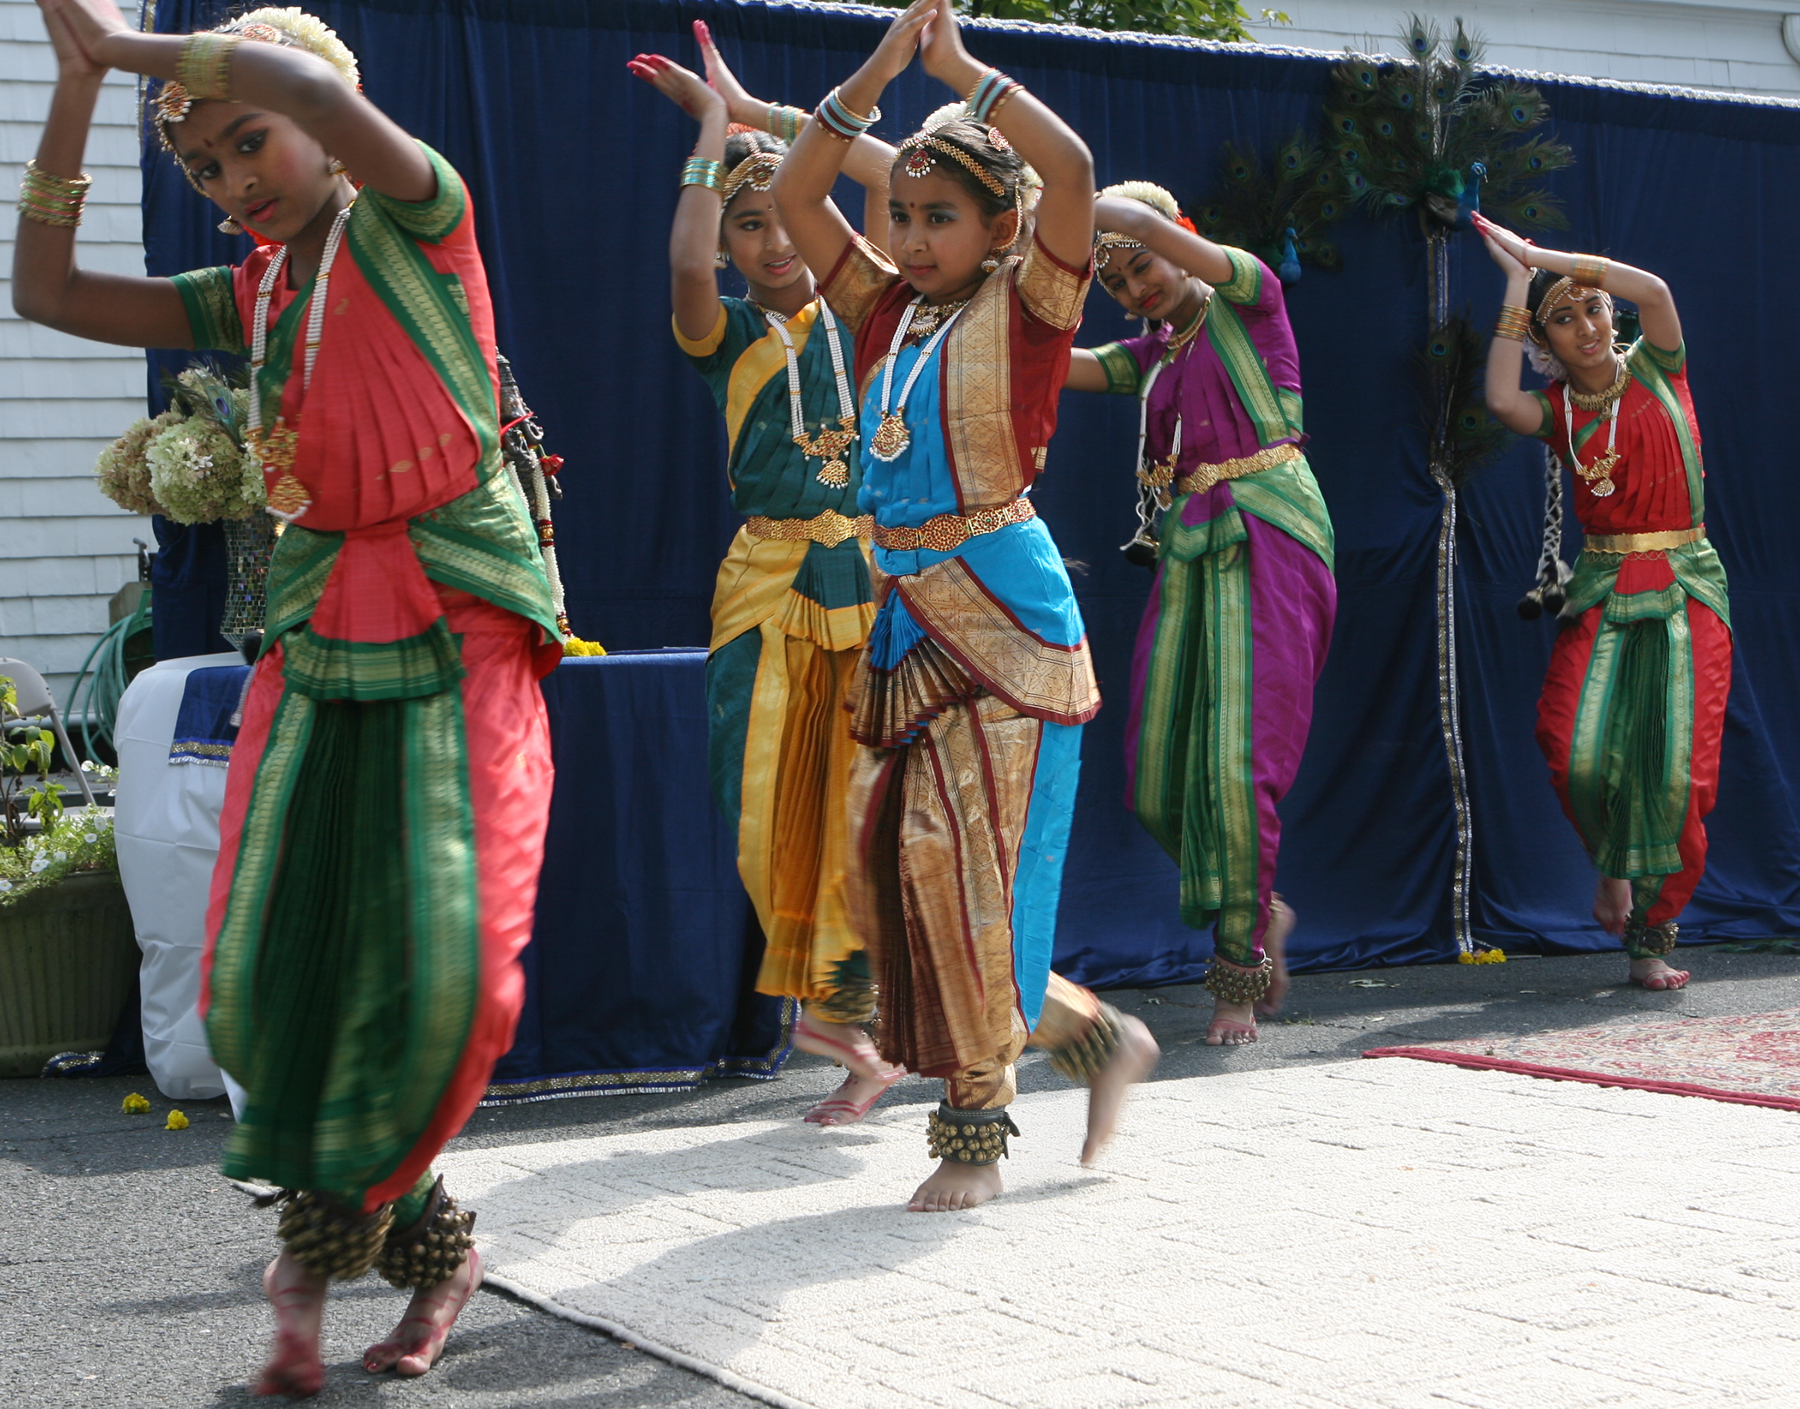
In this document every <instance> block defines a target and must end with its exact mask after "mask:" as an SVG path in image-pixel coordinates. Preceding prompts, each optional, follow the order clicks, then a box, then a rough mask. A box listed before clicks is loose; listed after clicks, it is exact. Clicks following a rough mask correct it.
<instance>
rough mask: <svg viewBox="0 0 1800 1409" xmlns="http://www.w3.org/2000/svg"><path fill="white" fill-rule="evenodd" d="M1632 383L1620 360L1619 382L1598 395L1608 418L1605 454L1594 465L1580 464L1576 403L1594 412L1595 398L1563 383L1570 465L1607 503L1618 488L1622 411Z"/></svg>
mask: <svg viewBox="0 0 1800 1409" xmlns="http://www.w3.org/2000/svg"><path fill="white" fill-rule="evenodd" d="M1630 382H1631V369H1630V368H1629V367H1626V366H1625V365H1624V364H1623V361H1622V360H1621V363H1620V367H1619V379H1618V380H1617V381H1616V382H1614V383H1613V384H1612V385H1611V386H1609V387H1608V388H1607V389H1606V390H1605V391H1603V392H1601V393H1600V394H1599V397H1598V398H1597V399H1598V401H1599V402H1600V403H1601V404H1603V405H1604V406H1605V409H1604V410H1603V411H1601V412H1600V414H1601V415H1602V416H1604V417H1606V421H1607V427H1606V453H1605V454H1604V455H1602V456H1601V457H1600V458H1599V459H1597V460H1595V461H1594V462H1593V464H1591V465H1584V464H1582V463H1581V452H1580V451H1579V450H1577V449H1576V448H1575V400H1576V398H1577V397H1578V396H1579V397H1581V399H1582V400H1583V401H1584V402H1586V403H1588V404H1586V405H1584V406H1583V407H1582V410H1584V411H1587V410H1592V409H1594V402H1595V401H1596V398H1595V397H1592V396H1588V395H1586V394H1584V393H1581V392H1578V391H1576V390H1575V387H1574V385H1573V384H1572V383H1569V382H1564V383H1563V436H1564V438H1565V439H1566V440H1567V441H1568V445H1569V463H1570V464H1571V465H1572V466H1573V467H1574V469H1575V473H1576V474H1578V475H1580V476H1581V477H1582V478H1583V479H1584V480H1586V481H1587V482H1588V486H1589V488H1591V489H1592V490H1593V491H1594V497H1595V498H1597V499H1604V498H1606V496H1607V495H1609V494H1611V493H1612V492H1613V490H1614V489H1616V488H1617V487H1618V486H1617V485H1615V484H1614V483H1613V480H1612V472H1613V467H1614V466H1616V465H1617V464H1618V463H1619V451H1618V448H1617V447H1618V443H1619V408H1620V407H1622V406H1623V405H1624V404H1625V389H1626V387H1627V386H1628V385H1630Z"/></svg>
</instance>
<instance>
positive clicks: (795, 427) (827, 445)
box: [762, 298, 856, 489]
mask: <svg viewBox="0 0 1800 1409" xmlns="http://www.w3.org/2000/svg"><path fill="white" fill-rule="evenodd" d="M762 315H763V317H765V318H767V319H768V320H769V326H770V327H772V328H774V329H775V332H776V334H777V336H779V337H780V339H781V345H782V348H783V349H784V350H785V351H786V353H787V379H788V428H789V431H790V432H791V436H792V439H793V442H794V444H795V445H797V446H799V447H800V453H801V455H803V456H812V457H814V458H817V459H820V460H823V461H824V462H825V463H824V464H823V465H821V466H819V472H818V474H817V475H815V476H814V478H815V479H817V480H818V481H819V483H820V484H823V485H825V486H827V487H828V488H831V489H843V488H846V487H847V486H848V485H849V483H850V466H849V465H848V464H846V463H845V461H844V452H845V451H846V450H848V449H849V448H850V447H851V446H852V445H853V444H855V443H856V402H855V401H854V399H852V396H851V392H850V373H849V371H848V369H847V368H846V367H845V365H844V349H843V346H842V344H841V343H840V342H839V341H838V329H837V319H835V318H833V317H832V316H831V307H830V305H828V304H827V303H826V302H825V300H824V299H823V298H821V299H820V300H819V318H820V320H821V321H822V322H823V323H824V324H825V340H826V344H827V345H828V346H829V347H830V348H831V371H832V375H833V376H834V377H835V378H836V379H837V395H838V428H837V429H836V430H826V429H825V428H824V426H823V425H821V426H820V427H819V433H818V435H817V436H809V435H807V433H806V410H805V408H804V407H803V406H802V405H801V401H800V356H799V353H798V352H797V351H796V350H795V348H794V338H793V335H792V334H791V333H789V332H788V330H787V319H786V318H784V317H782V315H781V314H779V313H772V312H770V311H769V310H768V309H766V308H765V309H763V310H762Z"/></svg>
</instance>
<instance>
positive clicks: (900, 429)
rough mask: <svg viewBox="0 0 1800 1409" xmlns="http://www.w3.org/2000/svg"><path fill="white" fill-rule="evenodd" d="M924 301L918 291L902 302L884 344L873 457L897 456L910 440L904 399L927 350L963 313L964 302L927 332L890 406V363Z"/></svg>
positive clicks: (927, 357)
mask: <svg viewBox="0 0 1800 1409" xmlns="http://www.w3.org/2000/svg"><path fill="white" fill-rule="evenodd" d="M924 302H925V295H924V294H920V295H919V296H918V297H917V298H915V299H914V300H913V301H912V302H911V303H909V304H907V306H906V313H905V315H904V316H903V317H902V318H901V319H900V326H899V327H897V328H895V329H894V340H893V342H891V343H889V344H888V352H887V371H886V372H884V373H883V374H882V378H881V424H880V425H878V426H876V427H875V434H874V435H872V436H870V437H869V453H870V454H871V455H873V456H874V457H875V458H876V459H877V460H898V459H899V458H900V453H901V452H902V451H903V450H905V449H906V447H907V446H908V445H910V444H912V433H911V432H910V431H908V430H907V429H906V400H907V398H908V397H909V396H911V395H912V389H913V384H914V383H915V382H917V381H918V380H919V373H920V372H921V371H923V370H924V368H925V364H926V363H927V362H929V361H931V354H932V353H933V352H935V351H937V345H938V344H939V343H941V342H942V341H943V340H944V335H945V334H946V333H948V332H949V331H950V329H951V327H952V326H953V325H954V324H955V322H956V320H957V319H958V318H960V317H962V315H963V309H964V308H967V307H968V304H967V303H964V304H963V305H962V306H961V307H959V308H958V309H957V310H956V312H954V313H952V314H951V315H950V316H949V317H948V318H946V319H945V320H944V321H943V322H942V323H941V324H939V326H938V330H937V331H936V332H935V333H933V334H932V335H931V340H930V341H929V342H927V343H926V344H925V345H924V346H923V347H922V348H920V349H919V360H918V361H917V362H915V363H913V366H912V371H911V372H910V373H908V374H907V378H906V385H905V386H903V387H901V388H900V404H899V405H897V406H894V408H893V410H891V411H890V410H889V409H888V407H889V406H890V405H891V404H892V400H893V394H894V364H895V363H896V362H898V361H899V360H900V344H901V343H903V342H905V341H906V334H907V330H908V329H909V328H911V327H912V321H913V315H914V314H915V313H917V312H918V311H919V308H920V306H921V305H922V304H923V303H924Z"/></svg>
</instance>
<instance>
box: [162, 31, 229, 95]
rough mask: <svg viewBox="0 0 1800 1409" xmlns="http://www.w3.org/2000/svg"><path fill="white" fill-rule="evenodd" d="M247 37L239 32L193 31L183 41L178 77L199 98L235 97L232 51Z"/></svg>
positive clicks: (177, 64)
mask: <svg viewBox="0 0 1800 1409" xmlns="http://www.w3.org/2000/svg"><path fill="white" fill-rule="evenodd" d="M242 42H243V40H242V39H241V38H240V37H239V36H237V35H235V34H212V33H201V34H190V35H189V36H188V37H187V38H186V39H184V40H182V41H181V57H180V58H179V59H177V60H176V61H175V81H176V82H177V83H179V84H180V85H181V86H182V87H183V88H185V89H186V90H187V91H188V93H189V95H190V96H192V97H195V98H215V99H219V100H221V101H224V102H227V103H229V102H230V101H231V55H232V51H233V50H235V49H236V48H237V46H238V45H239V44H241V43H242Z"/></svg>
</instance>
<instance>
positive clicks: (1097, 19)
mask: <svg viewBox="0 0 1800 1409" xmlns="http://www.w3.org/2000/svg"><path fill="white" fill-rule="evenodd" d="M880 3H881V4H884V5H888V6H890V7H892V8H894V9H899V8H902V7H903V6H904V5H905V3H906V0H880ZM956 8H957V11H958V13H960V14H964V15H967V16H969V17H970V18H971V19H991V20H1033V21H1035V22H1036V23H1038V24H1072V25H1080V26H1081V27H1082V28H1084V29H1100V30H1106V31H1109V32H1111V33H1115V34H1116V33H1120V32H1124V31H1134V32H1136V33H1139V34H1185V35H1188V36H1191V37H1192V38H1195V39H1217V40H1222V41H1224V42H1225V43H1228V44H1241V43H1243V42H1245V41H1246V40H1248V39H1249V38H1250V31H1249V30H1248V29H1247V28H1246V26H1247V25H1248V23H1249V21H1250V15H1249V13H1248V12H1247V11H1246V10H1245V9H1244V7H1243V6H1242V5H1240V4H1239V3H1238V0H956ZM1261 17H1262V18H1263V19H1265V20H1268V21H1270V22H1272V23H1275V24H1287V23H1289V22H1290V21H1289V20H1288V17H1287V16H1286V15H1285V14H1283V13H1282V12H1281V11H1279V10H1263V11H1262V12H1261Z"/></svg>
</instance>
